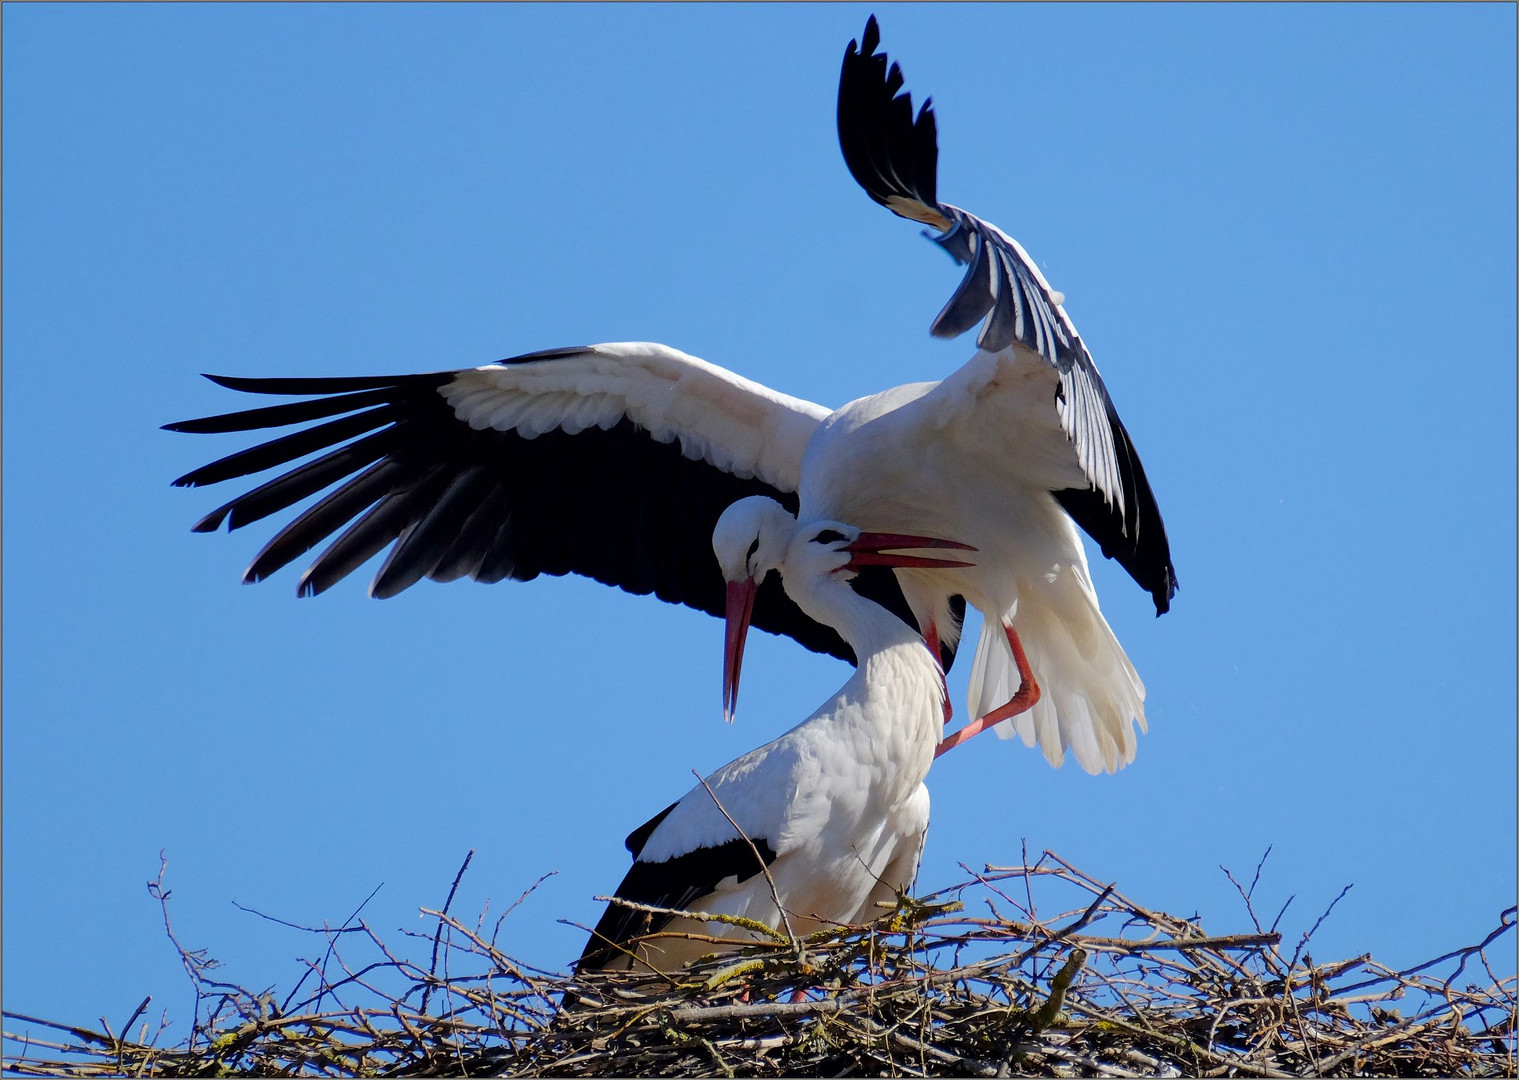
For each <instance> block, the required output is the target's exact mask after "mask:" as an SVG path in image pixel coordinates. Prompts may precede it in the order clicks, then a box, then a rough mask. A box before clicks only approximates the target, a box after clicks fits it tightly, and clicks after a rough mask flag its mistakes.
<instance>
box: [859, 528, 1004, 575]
mask: <svg viewBox="0 0 1519 1080" xmlns="http://www.w3.org/2000/svg"><path fill="white" fill-rule="evenodd" d="M897 548H920V549H921V548H949V549H952V550H955V551H975V550H976V549H975V548H973V547H971V546H970V545H969V544H961V543H959V542H957V541H955V540H940V539H939V538H937V537H933V536H914V535H912V534H911V533H882V532H862V533H861V534H860V535H859V536H858V537H856V538H855V540H854V542H853V543H852V544H849V545H848V546H847V547H845V549H844V550H845V551H848V552H849V553H850V554H851V555H852V556H853V557H852V558H851V559H850V560H849V561H850V564H851V565H853V566H904V567H912V568H915V569H920V570H935V569H941V568H947V567H959V566H974V565H975V563H970V562H962V561H959V560H956V559H936V558H933V557H931V556H925V555H899V554H893V553H892V552H893V550H894V549H897Z"/></svg>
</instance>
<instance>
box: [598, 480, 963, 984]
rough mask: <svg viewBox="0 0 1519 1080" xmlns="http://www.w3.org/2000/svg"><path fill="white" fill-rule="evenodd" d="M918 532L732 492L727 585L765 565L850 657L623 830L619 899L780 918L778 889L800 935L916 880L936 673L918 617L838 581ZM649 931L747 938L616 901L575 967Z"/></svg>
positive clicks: (670, 957) (648, 954) (723, 527)
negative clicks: (763, 554) (759, 732)
mask: <svg viewBox="0 0 1519 1080" xmlns="http://www.w3.org/2000/svg"><path fill="white" fill-rule="evenodd" d="M762 536H763V537H764V538H765V540H766V543H770V542H777V543H783V544H784V550H783V551H782V552H781V554H780V555H779V557H778V558H776V557H775V556H774V555H769V556H768V557H767V558H766V559H765V560H764V561H763V562H761V561H756V560H755V558H754V556H755V554H756V552H757V551H758V547H759V542H760V540H761V537H762ZM914 539H915V538H912V537H897V536H894V537H890V538H885V539H882V538H876V537H872V536H871V535H870V534H868V533H861V532H859V530H856V529H853V528H850V527H849V526H846V525H839V524H834V523H828V522H822V523H811V524H809V525H806V526H799V525H798V524H797V522H796V520H795V518H793V517H792V516H791V515H790V514H789V513H788V512H787V511H785V510H784V509H783V508H782V507H780V506H779V505H778V504H777V503H775V502H774V501H772V500H770V499H767V498H751V499H746V500H743V501H742V502H739V503H735V504H734V505H733V506H732V507H731V508H730V509H729V510H728V511H727V512H726V513H725V514H724V515H723V517H722V518H721V520H720V521H719V524H718V526H717V530H716V533H715V534H714V539H713V547H714V550H715V551H716V553H717V556H718V559H719V562H720V563H721V564H722V565H723V566H724V568H725V572H726V575H727V576H728V578H729V580H730V582H731V583H733V584H734V585H735V587H736V588H738V589H743V588H746V587H748V586H749V585H750V584H751V583H752V579H753V577H754V575H755V574H756V573H759V574H761V575H762V574H763V573H765V572H766V571H767V570H768V569H769V568H770V564H771V563H772V561H773V562H774V565H775V566H776V568H778V569H779V571H780V574H781V579H782V582H783V584H784V586H785V588H786V591H787V592H788V593H789V594H790V595H791V596H792V598H793V599H794V600H795V601H796V602H797V603H798V604H799V605H800V606H801V608H802V610H804V611H806V612H807V613H808V614H809V615H810V616H811V617H812V618H814V619H816V620H818V621H819V622H824V623H827V624H828V625H830V626H833V627H835V628H836V629H837V630H838V631H839V632H840V634H841V635H842V636H843V637H844V639H845V640H846V641H848V642H849V643H850V645H851V646H852V647H853V648H854V651H855V654H856V656H857V657H858V658H859V667H858V670H856V671H855V673H854V675H853V676H852V677H851V678H850V679H849V681H848V682H847V683H845V684H844V686H843V688H842V689H840V690H839V692H838V693H837V694H835V695H834V696H833V697H832V698H830V699H829V700H828V701H827V702H825V703H824V704H823V705H822V706H821V707H819V708H818V710H817V711H816V712H814V713H813V714H812V715H811V716H809V717H808V718H807V719H806V720H804V721H803V722H802V723H801V724H799V725H798V726H797V727H794V728H792V729H791V730H790V731H788V732H787V733H786V734H784V735H782V736H781V737H780V738H778V739H776V740H775V741H773V742H770V743H767V744H766V745H764V746H762V747H760V748H759V749H758V750H754V751H751V752H750V753H748V754H745V755H744V756H743V757H741V758H738V759H737V760H736V761H732V762H730V763H729V764H727V765H724V766H723V767H722V768H721V769H718V770H717V771H716V772H715V773H713V774H712V775H711V776H710V777H708V778H707V780H706V781H705V785H701V784H698V785H697V786H696V787H695V788H693V789H692V790H691V791H690V792H689V793H688V794H687V795H686V796H685V797H684V798H682V799H681V800H680V801H679V802H677V803H675V804H674V805H673V806H671V807H670V808H668V809H667V810H665V811H664V812H663V813H662V814H660V815H659V816H658V817H656V818H655V819H654V820H653V821H651V822H649V823H648V824H647V825H645V826H643V828H641V829H639V830H637V831H636V832H634V833H633V835H632V836H630V837H629V838H628V848H629V850H630V851H632V852H633V855H634V865H633V868H632V870H630V871H629V873H628V876H627V878H626V879H624V881H623V883H622V885H621V886H620V887H619V889H618V891H617V895H618V896H620V897H622V898H624V899H627V900H632V901H635V902H638V903H642V904H649V905H653V906H658V907H674V908H680V909H684V910H694V911H703V912H712V913H721V914H726V915H737V916H742V917H744V918H748V919H754V920H758V921H760V922H764V923H766V924H768V925H770V926H772V927H777V928H779V927H780V926H781V925H782V920H781V916H780V912H779V911H778V910H777V908H776V904H775V899H774V898H775V897H776V896H778V897H779V898H780V901H781V904H782V905H783V906H784V908H785V910H786V913H787V917H788V921H789V925H790V927H791V929H792V930H793V931H794V932H795V933H797V934H798V935H803V934H807V933H810V932H812V931H813V930H817V929H819V928H822V927H825V926H830V925H836V924H839V923H858V922H862V921H865V920H868V919H870V918H873V917H875V915H877V914H879V911H878V909H877V908H876V903H877V901H884V900H890V899H891V898H892V897H893V896H894V895H895V894H896V892H898V891H902V890H905V889H906V888H907V887H908V886H909V885H910V884H911V883H912V880H913V878H914V877H915V876H916V874H917V867H918V860H919V857H920V855H921V853H922V849H923V838H924V834H925V833H926V831H927V829H928V789H927V788H926V787H925V786H924V784H923V780H924V777H926V776H927V775H928V769H929V766H930V765H931V764H932V762H933V758H934V747H935V744H936V743H937V742H938V740H939V735H940V733H941V730H942V726H943V722H942V711H941V710H942V708H943V704H944V683H943V673H942V672H941V670H940V668H939V664H938V661H937V659H936V658H935V657H934V656H932V655H931V654H930V653H929V651H928V649H927V648H926V646H925V645H924V642H923V639H922V638H921V637H919V635H918V634H917V632H916V631H915V630H914V629H913V628H911V627H909V626H908V625H906V624H905V623H903V622H902V621H901V620H900V619H898V618H896V617H895V616H893V615H891V614H890V613H889V612H887V611H886V610H885V609H883V608H881V607H879V606H878V605H876V604H875V603H873V602H871V601H870V600H867V599H865V598H864V597H861V596H859V595H858V594H856V593H855V592H854V591H853V589H852V588H851V587H850V585H849V580H850V579H851V578H852V577H853V576H854V569H855V564H854V560H856V559H860V560H862V561H868V562H869V563H871V564H874V565H893V564H894V563H895V562H896V561H897V560H898V559H901V558H904V557H903V556H899V555H882V554H879V550H880V547H881V545H882V544H883V543H889V544H890V545H891V546H892V547H903V546H907V544H909V543H910V542H911V541H912V540H914ZM905 558H907V559H912V557H911V556H906V557H905ZM929 561H934V560H929ZM737 637H738V639H739V640H740V641H741V640H742V634H739V635H737ZM731 640H732V639H731V638H730V641H731ZM719 803H720V804H721V809H719V805H718V804H719ZM725 815H726V816H725ZM730 818H731V821H730V820H729V819H730ZM735 826H737V830H738V831H736V830H735ZM739 831H741V832H742V835H740V834H739ZM762 862H763V864H764V866H765V871H762V870H761V864H762ZM766 871H768V874H769V879H768V880H767V878H766V876H765V873H766ZM772 883H773V886H774V892H773V893H772ZM650 930H652V931H654V932H656V933H657V934H664V935H681V934H693V935H700V936H702V937H719V938H725V939H732V940H734V941H749V940H752V939H753V938H754V934H753V932H752V931H748V930H745V929H743V928H741V927H736V926H733V925H731V924H725V923H720V922H700V921H698V920H695V919H681V918H678V917H677V918H674V919H672V920H669V921H664V920H660V919H652V918H650V917H649V916H647V915H646V914H644V913H641V912H638V911H632V910H629V909H627V908H622V907H619V906H618V905H616V904H611V905H609V906H608V908H607V912H606V914H605V916H604V917H603V918H602V920H601V922H600V923H599V924H598V925H597V927H596V930H595V931H594V932H593V934H592V936H591V939H590V941H589V942H588V943H587V945H586V950H585V953H584V955H583V956H582V959H581V963H582V965H583V966H595V967H601V966H608V967H614V966H615V967H627V966H630V965H631V964H632V963H633V962H634V961H633V946H631V945H630V944H629V940H630V938H632V937H633V936H635V935H638V934H642V933H647V932H649V931H650ZM714 947H715V946H714V945H713V944H712V943H710V942H704V941H696V940H688V939H683V938H680V937H673V936H662V937H655V938H653V939H652V940H649V941H646V942H644V943H642V944H641V945H639V946H638V949H637V955H638V956H639V958H640V959H641V960H643V961H644V962H646V963H649V964H651V965H653V966H655V967H657V968H660V969H662V970H670V969H673V968H676V967H679V966H680V965H681V964H683V963H686V962H689V961H690V960H692V959H695V958H696V957H698V956H701V955H702V954H704V953H707V952H711V951H713V949H714Z"/></svg>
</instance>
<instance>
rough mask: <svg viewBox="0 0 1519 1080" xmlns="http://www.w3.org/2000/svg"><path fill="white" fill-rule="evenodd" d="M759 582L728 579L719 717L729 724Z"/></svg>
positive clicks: (735, 700)
mask: <svg viewBox="0 0 1519 1080" xmlns="http://www.w3.org/2000/svg"><path fill="white" fill-rule="evenodd" d="M758 591H759V582H757V581H755V580H754V579H753V578H748V579H747V580H745V581H730V582H728V610H727V625H726V626H725V627H724V633H723V719H724V720H726V721H728V723H730V724H731V723H733V716H734V714H735V713H736V712H737V710H738V673H739V669H740V668H741V667H743V664H744V639H745V638H746V637H748V635H749V620H750V619H751V618H752V617H753V616H754V594H755V593H757V592H758Z"/></svg>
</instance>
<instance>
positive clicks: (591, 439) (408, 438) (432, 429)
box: [165, 343, 853, 660]
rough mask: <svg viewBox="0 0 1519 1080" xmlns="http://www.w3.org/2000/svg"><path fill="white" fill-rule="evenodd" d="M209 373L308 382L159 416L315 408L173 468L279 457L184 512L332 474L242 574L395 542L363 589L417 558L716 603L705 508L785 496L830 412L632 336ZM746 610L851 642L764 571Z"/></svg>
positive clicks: (452, 571) (236, 524)
mask: <svg viewBox="0 0 1519 1080" xmlns="http://www.w3.org/2000/svg"><path fill="white" fill-rule="evenodd" d="M208 378H211V379H212V381H214V382H216V383H217V384H219V385H221V386H226V387H228V388H230V389H234V390H240V391H244V392H247V393H256V394H288V395H302V396H304V398H305V400H301V401H294V402H288V403H285V404H278V405H272V406H267V407H263V408H256V409H250V410H246V411H242V412H234V413H228V414H224V415H220V416H212V417H206V418H204V419H200V420H187V421H183V422H180V423H176V424H168V425H165V426H166V427H167V428H168V429H169V430H171V431H182V432H196V433H216V432H233V431H263V430H265V429H270V428H281V427H290V426H294V425H302V424H309V426H305V427H301V428H300V429H299V430H297V431H295V432H293V433H291V434H287V435H284V436H282V437H279V438H275V439H271V440H270V441H267V442H263V443H259V444H257V445H255V446H252V447H250V448H248V449H245V450H240V451H239V452H237V453H234V454H231V455H229V456H227V457H224V458H221V459H220V460H217V461H214V462H212V463H211V464H209V465H206V466H203V467H202V468H199V469H196V470H194V471H192V472H190V473H187V474H185V475H184V476H182V477H180V478H179V479H178V480H176V481H174V483H175V484H176V485H179V486H186V487H197V486H201V485H205V484H215V483H220V482H223V481H226V480H232V479H236V478H239V477H244V476H251V475H253V474H255V473H259V472H263V471H266V470H270V469H285V470H286V471H282V472H280V473H279V474H278V475H276V476H275V477H274V478H273V479H271V480H269V481H267V482H265V483H263V484H260V485H259V486H257V487H254V488H253V489H251V490H249V491H246V492H244V493H243V494H241V495H239V496H238V497H237V498H235V499H232V500H231V501H230V502H227V503H225V504H224V505H222V506H220V507H218V508H217V509H215V510H213V511H212V512H211V513H210V514H208V515H206V516H205V517H204V518H202V519H201V520H200V521H199V522H198V523H197V524H196V525H195V527H194V528H195V531H197V532H211V531H214V530H216V529H217V528H218V527H219V526H220V525H221V524H222V523H223V522H226V523H227V525H228V528H230V529H236V528H240V527H242V526H245V525H249V524H251V523H253V522H256V521H259V520H262V519H263V518H265V517H268V516H270V515H273V514H277V513H279V512H280V511H283V510H287V509H290V508H291V507H293V506H295V504H297V503H298V502H300V501H302V500H303V499H306V498H307V497H308V496H311V495H315V494H317V493H318V492H323V491H326V494H325V495H323V496H322V497H321V498H320V499H318V500H317V501H316V502H315V503H313V504H312V505H311V506H309V507H308V508H306V509H304V510H303V511H301V512H300V513H299V514H297V515H296V516H295V517H294V518H293V520H291V521H289V522H288V523H287V524H285V525H284V526H283V527H282V528H281V529H280V530H279V531H278V532H277V533H276V534H275V535H274V537H273V538H272V539H271V540H270V541H269V543H268V544H266V545H265V546H264V548H263V550H262V551H260V552H259V554H258V555H257V556H256V557H255V559H254V560H253V563H252V565H251V566H249V567H248V570H247V572H246V573H245V574H244V581H248V582H252V581H258V580H261V579H263V578H265V577H267V576H269V575H270V574H272V573H274V572H275V571H277V570H279V569H280V568H281V567H283V566H285V565H287V564H288V563H290V562H293V561H295V560H296V559H299V558H301V557H302V556H303V555H305V554H306V553H307V552H309V551H310V550H311V549H312V548H314V547H316V546H317V545H318V544H321V543H323V542H324V541H326V540H327V539H328V537H330V536H331V535H332V534H333V533H335V532H338V531H339V530H340V529H341V530H343V531H342V532H341V534H340V535H339V536H338V537H337V539H336V540H334V541H332V542H331V543H330V544H329V545H328V546H327V547H326V549H325V550H324V551H322V553H321V554H320V555H318V556H317V557H316V558H315V559H314V560H313V561H312V562H311V564H310V566H309V567H308V568H307V570H306V571H305V573H304V574H303V575H302V577H301V579H300V586H299V589H300V592H301V593H302V594H303V595H315V594H316V593H320V592H322V591H323V590H325V589H327V588H329V587H331V586H332V585H333V584H334V583H336V582H337V581H339V580H341V579H342V578H344V577H346V576H347V575H348V574H349V573H351V572H352V571H353V570H355V569H356V568H357V567H359V566H360V565H361V564H363V563H364V562H365V561H366V560H368V559H369V558H370V557H372V556H373V555H375V554H376V553H378V552H379V551H380V550H381V549H383V548H385V547H386V546H387V545H389V546H390V552H389V555H388V556H387V557H386V559H385V561H384V563H383V565H382V566H381V567H380V570H379V572H378V573H377V574H376V576H375V578H374V581H373V583H372V585H371V587H370V591H371V594H372V595H374V596H376V597H389V596H394V595H395V594H397V593H399V592H401V591H402V590H403V589H406V588H407V587H409V586H410V585H412V584H414V583H416V582H417V581H419V580H420V579H422V578H424V577H430V578H432V579H433V580H436V581H450V580H453V579H456V578H461V577H471V578H474V579H475V580H477V581H485V582H494V581H500V580H503V579H506V578H514V579H517V580H523V581H525V580H528V579H531V578H533V577H535V576H537V575H538V574H540V573H546V574H566V573H577V574H584V575H586V576H588V577H593V578H595V579H596V580H598V581H601V582H604V583H606V584H609V585H616V586H619V587H621V588H623V589H626V590H628V591H629V592H633V593H650V592H652V593H654V594H655V595H657V596H658V597H659V598H660V599H662V600H666V601H669V602H672V603H680V604H686V605H688V606H690V607H695V608H698V609H700V610H703V611H707V612H709V613H711V614H713V615H717V616H721V615H722V613H723V604H724V590H723V581H722V576H721V573H720V571H719V570H718V567H717V564H716V561H715V559H714V558H713V555H712V529H713V527H714V525H715V524H716V522H717V518H718V516H719V515H720V514H721V513H722V511H723V510H724V509H726V508H727V506H728V505H729V504H730V503H731V502H733V501H735V500H737V499H740V498H744V497H746V496H749V495H756V494H763V495H769V496H771V497H772V498H775V499H778V500H779V501H781V502H782V503H783V504H785V505H787V506H788V507H790V508H791V509H792V510H795V509H796V505H797V501H796V496H795V494H794V492H795V491H796V487H797V483H798V478H799V470H800V462H801V456H802V448H803V446H804V445H805V444H806V441H807V439H808V437H809V436H810V435H811V432H812V430H813V429H814V428H815V427H816V426H817V424H818V423H819V421H820V420H821V419H822V418H823V417H825V416H827V415H828V410H826V409H824V408H823V407H822V406H820V405H814V404H812V403H811V402H807V401H802V400H800V399H797V398H792V397H788V396H786V395H784V394H778V393H776V392H774V391H772V390H769V389H768V388H766V387H763V386H760V385H759V384H757V383H753V382H750V381H749V380H747V379H743V378H740V377H739V376H737V375H734V374H733V373H731V372H729V371H725V370H724V369H722V368H719V367H716V366H714V365H712V364H708V363H706V362H704V361H702V360H698V359H697V358H695V357H692V356H687V355H685V354H684V353H680V352H678V351H676V350H674V349H670V348H668V347H666V346H663V345H654V344H644V343H621V344H612V345H595V346H589V347H585V348H572V349H555V350H550V351H547V352H539V353H531V354H528V355H525V356H518V357H513V358H511V359H508V360H503V361H501V362H500V363H497V364H490V365H486V366H485V367H480V368H467V369H464V370H461V371H441V372H433V373H429V374H421V375H400V376H381V377H372V378H334V379H320V378H317V379H243V378H228V377H223V376H208ZM312 421H319V422H317V423H310V422H312ZM313 454H314V455H317V456H315V457H312V458H311V459H310V460H307V461H305V462H303V463H301V464H296V465H294V466H293V467H290V466H292V463H293V462H296V461H297V460H298V459H300V458H304V457H306V456H307V455H313ZM286 467H288V468H286ZM327 489H331V490H327ZM754 625H756V626H759V627H761V628H762V629H766V630H769V631H771V632H772V633H780V634H785V635H787V636H789V637H792V638H795V639H796V640H797V641H799V642H800V643H801V644H803V645H805V646H806V647H807V648H810V649H813V650H814V651H818V652H827V653H831V654H833V655H835V656H838V657H840V658H843V659H847V660H853V653H852V652H851V650H850V649H849V648H848V646H846V645H845V644H844V643H843V641H841V640H840V639H839V637H838V635H837V634H836V633H835V632H834V631H833V630H832V629H830V628H828V627H825V626H822V625H820V624H818V623H815V622H813V621H812V620H811V619H810V618H808V617H807V616H805V615H804V614H802V612H801V610H800V609H799V608H797V607H796V605H795V604H794V603H792V601H791V600H790V598H789V597H787V596H786V595H785V592H784V590H783V589H782V588H781V587H780V584H779V582H778V581H777V580H774V579H772V580H770V581H768V582H766V583H765V584H764V585H763V586H762V587H761V589H760V592H759V595H758V597H757V598H756V602H755V610H754Z"/></svg>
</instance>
